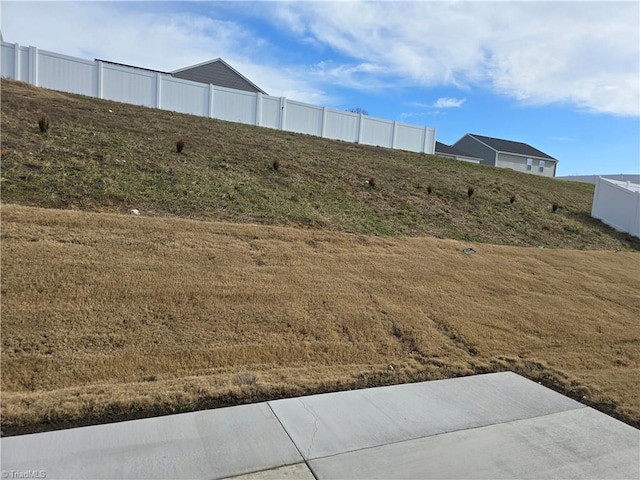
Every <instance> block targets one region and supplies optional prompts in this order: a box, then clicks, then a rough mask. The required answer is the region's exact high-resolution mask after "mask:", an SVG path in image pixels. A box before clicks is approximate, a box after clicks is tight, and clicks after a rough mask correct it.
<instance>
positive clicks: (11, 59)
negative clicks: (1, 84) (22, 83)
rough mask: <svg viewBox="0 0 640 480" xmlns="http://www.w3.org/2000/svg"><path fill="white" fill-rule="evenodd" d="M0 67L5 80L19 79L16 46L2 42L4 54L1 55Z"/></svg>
mask: <svg viewBox="0 0 640 480" xmlns="http://www.w3.org/2000/svg"><path fill="white" fill-rule="evenodd" d="M0 62H1V65H0V67H1V68H2V76H3V77H5V78H14V79H17V78H18V77H17V75H16V48H15V45H12V44H9V43H4V42H2V52H1V55H0Z"/></svg>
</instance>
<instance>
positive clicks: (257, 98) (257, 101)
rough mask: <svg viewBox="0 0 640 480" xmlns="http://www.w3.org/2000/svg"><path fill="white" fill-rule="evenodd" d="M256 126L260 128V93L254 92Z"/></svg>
mask: <svg viewBox="0 0 640 480" xmlns="http://www.w3.org/2000/svg"><path fill="white" fill-rule="evenodd" d="M255 124H256V126H258V127H261V126H262V93H260V92H256V121H255Z"/></svg>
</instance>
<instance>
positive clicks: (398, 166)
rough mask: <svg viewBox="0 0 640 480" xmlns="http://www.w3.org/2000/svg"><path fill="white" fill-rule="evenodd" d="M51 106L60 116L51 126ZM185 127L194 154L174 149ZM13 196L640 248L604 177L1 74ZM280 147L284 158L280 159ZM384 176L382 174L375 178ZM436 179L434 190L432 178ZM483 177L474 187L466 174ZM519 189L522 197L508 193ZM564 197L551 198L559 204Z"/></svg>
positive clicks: (31, 201)
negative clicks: (573, 176) (491, 163)
mask: <svg viewBox="0 0 640 480" xmlns="http://www.w3.org/2000/svg"><path fill="white" fill-rule="evenodd" d="M41 114H47V115H48V116H49V118H50V122H51V128H50V131H49V133H48V134H46V135H42V134H40V133H39V130H38V126H37V120H38V118H39V117H40V115H41ZM180 136H184V138H185V140H186V147H185V150H184V153H183V154H177V153H176V152H175V143H176V140H177V139H178V138H179V137H180ZM2 150H3V152H4V153H3V158H2V160H3V165H2V199H3V201H4V202H7V203H20V204H25V205H36V206H44V207H58V208H79V209H84V210H93V211H111V212H126V211H128V210H129V209H131V208H137V209H139V210H141V211H142V213H143V214H144V215H153V216H167V215H170V216H182V217H190V218H208V219H221V220H226V221H233V222H242V223H246V222H254V223H265V224H288V225H303V226H311V227H324V228H330V229H333V230H338V231H344V232H352V233H361V234H371V235H384V236H389V235H390V236H395V235H409V236H434V237H439V238H453V239H460V240H468V241H477V242H485V243H493V244H503V245H530V246H551V247H561V248H572V249H623V250H627V249H635V250H638V249H640V241H638V240H637V239H633V238H632V237H629V236H627V235H624V234H620V233H618V232H616V231H614V230H613V229H611V228H609V227H607V226H605V225H604V224H602V223H601V222H599V221H596V220H594V219H592V218H591V216H590V212H591V201H592V197H593V186H592V185H589V184H583V183H575V182H565V181H559V180H554V179H548V178H540V177H536V176H533V175H526V174H521V173H516V172H514V171H510V170H503V169H495V168H490V167H483V166H476V165H470V164H466V163H462V162H457V161H454V160H448V159H443V158H438V157H433V156H428V155H421V154H415V153H408V152H402V151H394V150H388V149H382V148H376V147H370V146H362V145H355V144H350V143H345V142H336V141H330V140H327V139H321V138H317V137H312V136H308V135H299V134H293V133H289V132H281V131H276V130H271V129H266V128H256V127H252V126H248V125H242V124H236V123H230V122H222V121H216V120H211V119H205V118H199V117H193V116H189V115H181V114H177V113H173V112H166V111H159V110H153V109H147V108H142V107H136V106H132V105H125V104H119V103H114V102H108V101H100V100H95V99H91V98H87V97H82V96H74V95H68V94H64V93H59V92H53V91H47V90H44V89H37V88H34V87H31V86H28V85H25V84H21V83H16V82H11V81H6V80H2ZM275 159H278V160H279V161H280V162H281V167H280V169H279V170H278V171H277V172H274V171H273V170H272V169H271V168H270V166H271V164H272V162H273V161H274V160H275ZM369 177H375V178H376V186H375V188H367V187H366V186H365V180H366V179H367V178H369ZM429 185H431V186H432V187H433V194H431V195H428V194H427V192H426V189H427V187H428V186H429ZM469 186H472V187H473V188H474V189H475V194H474V197H473V198H472V199H471V200H469V199H468V198H467V188H468V187H469ZM512 195H516V197H517V199H516V202H515V203H514V204H510V202H509V198H510V197H511V196H512ZM553 203H558V204H559V205H560V206H561V207H562V208H561V209H560V210H559V211H558V213H556V214H553V213H552V212H551V205H552V204H553Z"/></svg>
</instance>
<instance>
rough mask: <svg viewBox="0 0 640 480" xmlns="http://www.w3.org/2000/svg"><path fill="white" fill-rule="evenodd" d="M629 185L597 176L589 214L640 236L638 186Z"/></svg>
mask: <svg viewBox="0 0 640 480" xmlns="http://www.w3.org/2000/svg"><path fill="white" fill-rule="evenodd" d="M620 183H623V182H620ZM630 187H631V188H626V187H624V186H622V185H620V184H619V183H617V182H616V181H615V180H608V179H605V178H602V177H598V178H597V179H596V189H595V192H594V196H593V205H592V207H591V216H592V217H594V218H597V219H599V220H602V221H603V222H604V223H606V224H607V225H610V226H611V227H613V228H615V229H616V230H620V231H622V232H627V233H630V234H631V235H634V236H636V237H639V238H640V186H638V185H637V184H630Z"/></svg>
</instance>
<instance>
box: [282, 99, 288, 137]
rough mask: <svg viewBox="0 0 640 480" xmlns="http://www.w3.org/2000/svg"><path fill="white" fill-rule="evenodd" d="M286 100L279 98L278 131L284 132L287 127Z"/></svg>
mask: <svg viewBox="0 0 640 480" xmlns="http://www.w3.org/2000/svg"><path fill="white" fill-rule="evenodd" d="M286 118H287V99H286V98H285V97H280V130H284V127H285V126H286V125H287V121H286Z"/></svg>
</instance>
